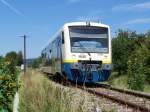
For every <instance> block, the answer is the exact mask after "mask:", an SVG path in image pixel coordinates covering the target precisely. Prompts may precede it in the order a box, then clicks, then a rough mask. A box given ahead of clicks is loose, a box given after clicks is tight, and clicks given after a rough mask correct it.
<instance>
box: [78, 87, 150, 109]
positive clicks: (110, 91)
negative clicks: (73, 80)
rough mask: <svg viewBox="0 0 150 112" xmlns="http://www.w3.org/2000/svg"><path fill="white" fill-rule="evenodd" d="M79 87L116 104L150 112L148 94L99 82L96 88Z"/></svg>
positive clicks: (149, 96) (149, 97)
mask: <svg viewBox="0 0 150 112" xmlns="http://www.w3.org/2000/svg"><path fill="white" fill-rule="evenodd" d="M79 88H80V89H82V90H85V91H87V92H89V93H91V94H94V95H97V96H100V97H104V98H107V99H109V100H112V101H114V102H117V103H118V104H121V105H125V106H128V107H130V108H132V109H133V110H134V111H142V112H150V95H149V94H145V93H141V92H136V91H131V90H125V89H119V88H115V87H111V86H108V85H106V86H105V85H100V84H98V86H96V88H93V87H92V88H91V87H82V86H79Z"/></svg>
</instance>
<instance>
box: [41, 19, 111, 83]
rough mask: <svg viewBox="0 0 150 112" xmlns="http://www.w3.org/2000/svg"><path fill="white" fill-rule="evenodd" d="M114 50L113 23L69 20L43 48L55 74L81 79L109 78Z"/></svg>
mask: <svg viewBox="0 0 150 112" xmlns="http://www.w3.org/2000/svg"><path fill="white" fill-rule="evenodd" d="M111 54H112V53H111V35H110V27H109V26H108V25H105V24H101V23H94V22H73V23H66V24H65V25H64V26H63V27H62V28H61V29H60V31H59V32H58V33H57V34H56V36H54V37H53V38H52V39H51V40H50V41H49V43H48V45H47V46H46V48H44V50H43V51H42V57H44V58H46V60H47V63H50V65H51V68H52V72H53V73H54V74H55V73H60V74H61V73H63V75H65V76H66V77H68V79H70V80H72V81H75V80H77V81H79V82H100V81H105V80H107V79H108V77H109V75H110V73H111V68H112V67H111V63H112V58H111V56H112V55H111ZM48 65H49V64H48Z"/></svg>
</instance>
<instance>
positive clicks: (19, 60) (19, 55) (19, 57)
mask: <svg viewBox="0 0 150 112" xmlns="http://www.w3.org/2000/svg"><path fill="white" fill-rule="evenodd" d="M21 64H23V55H22V52H21V51H19V52H18V54H17V65H18V66H21Z"/></svg>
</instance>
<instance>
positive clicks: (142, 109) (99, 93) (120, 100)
mask: <svg viewBox="0 0 150 112" xmlns="http://www.w3.org/2000/svg"><path fill="white" fill-rule="evenodd" d="M82 89H83V88H82ZM84 90H85V91H87V92H89V93H91V94H94V95H97V96H101V97H105V98H108V99H110V100H113V101H115V102H118V103H119V104H123V105H128V106H129V107H132V108H134V109H137V110H140V111H144V112H150V109H149V108H147V107H144V106H141V105H138V104H135V103H132V102H129V101H127V100H123V99H119V98H117V97H114V96H110V95H107V94H105V93H102V92H98V91H95V90H92V89H88V88H86V89H84Z"/></svg>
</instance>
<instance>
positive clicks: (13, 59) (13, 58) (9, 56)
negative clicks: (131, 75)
mask: <svg viewBox="0 0 150 112" xmlns="http://www.w3.org/2000/svg"><path fill="white" fill-rule="evenodd" d="M5 59H6V61H8V62H11V64H13V65H17V53H16V52H15V51H11V52H8V53H7V54H6V56H5Z"/></svg>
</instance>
